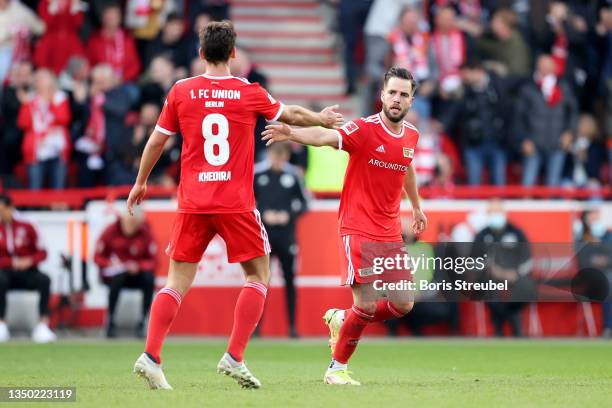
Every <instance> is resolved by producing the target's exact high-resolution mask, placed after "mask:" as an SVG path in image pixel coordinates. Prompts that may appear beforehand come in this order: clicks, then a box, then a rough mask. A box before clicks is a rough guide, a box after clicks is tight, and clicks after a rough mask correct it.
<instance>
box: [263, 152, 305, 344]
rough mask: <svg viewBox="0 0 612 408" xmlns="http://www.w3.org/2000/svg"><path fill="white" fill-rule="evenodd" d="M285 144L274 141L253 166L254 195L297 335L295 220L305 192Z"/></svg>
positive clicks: (293, 332)
mask: <svg viewBox="0 0 612 408" xmlns="http://www.w3.org/2000/svg"><path fill="white" fill-rule="evenodd" d="M289 156H290V150H289V145H288V144H286V143H280V144H279V143H275V144H273V145H272V146H271V147H270V148H269V150H268V161H267V163H261V164H260V165H258V166H257V169H256V172H255V199H256V200H257V207H258V208H259V209H260V210H261V211H262V213H261V214H262V217H261V218H262V220H263V223H264V225H265V227H266V231H267V232H268V236H269V239H270V245H271V247H272V252H271V254H270V255H272V256H276V257H277V258H278V260H279V262H280V266H281V269H282V272H283V277H284V279H285V296H286V299H287V317H288V319H289V335H290V336H291V337H298V333H297V330H296V327H295V305H296V293H295V283H294V275H295V256H296V255H297V251H298V248H297V242H296V240H295V223H296V221H297V220H298V218H299V217H300V215H301V214H302V213H303V212H304V211H306V194H305V193H304V190H303V187H302V181H301V180H300V178H299V177H298V176H297V174H296V171H295V169H294V167H293V166H292V165H290V164H288V161H289Z"/></svg>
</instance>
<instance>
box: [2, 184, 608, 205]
mask: <svg viewBox="0 0 612 408" xmlns="http://www.w3.org/2000/svg"><path fill="white" fill-rule="evenodd" d="M130 188H131V187H130V186H121V187H96V188H89V189H65V190H18V189H14V190H7V191H6V192H7V193H8V194H9V195H10V196H11V198H12V199H13V202H14V203H15V205H16V206H17V207H27V208H61V209H69V210H78V209H83V208H84V207H85V205H86V204H87V202H89V201H92V200H108V201H114V200H117V199H125V198H126V197H127V196H128V195H129V193H130ZM419 192H420V194H421V196H422V197H423V198H425V199H461V200H469V199H489V198H501V199H565V200H593V199H595V200H597V199H599V200H603V199H612V188H611V187H610V186H605V187H601V188H597V189H593V188H569V187H542V186H538V187H523V186H503V187H498V186H454V187H451V188H444V187H423V188H421V189H419ZM175 195H176V189H174V188H167V187H160V186H149V187H148V188H147V198H150V199H151V198H156V199H168V198H173V197H175ZM313 195H314V196H315V197H316V198H320V199H338V198H339V197H340V195H339V193H337V192H333V193H332V192H315V193H314V194H313Z"/></svg>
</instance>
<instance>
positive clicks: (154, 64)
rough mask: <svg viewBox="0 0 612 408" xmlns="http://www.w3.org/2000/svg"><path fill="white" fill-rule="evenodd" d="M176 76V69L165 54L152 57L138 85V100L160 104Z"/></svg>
mask: <svg viewBox="0 0 612 408" xmlns="http://www.w3.org/2000/svg"><path fill="white" fill-rule="evenodd" d="M176 78H177V74H176V69H175V66H174V63H173V62H172V60H171V59H170V58H168V57H167V56H165V55H159V56H157V57H155V58H153V61H151V64H150V65H149V69H148V71H147V76H146V78H145V79H144V81H143V83H142V84H141V86H140V102H141V103H146V102H152V103H156V104H158V105H160V106H161V105H162V104H163V103H164V101H165V100H166V95H167V93H168V91H169V90H170V88H172V85H174V82H175V81H176Z"/></svg>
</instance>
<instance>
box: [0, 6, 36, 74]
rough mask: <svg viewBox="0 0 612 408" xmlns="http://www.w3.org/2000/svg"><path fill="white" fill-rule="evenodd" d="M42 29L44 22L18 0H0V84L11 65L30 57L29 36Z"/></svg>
mask: <svg viewBox="0 0 612 408" xmlns="http://www.w3.org/2000/svg"><path fill="white" fill-rule="evenodd" d="M44 31H45V24H44V23H43V22H42V21H41V20H40V19H39V18H38V17H37V16H36V14H35V13H34V12H33V11H32V10H30V9H29V8H28V7H26V6H24V5H23V4H22V3H21V2H20V1H19V0H0V85H2V84H3V83H4V80H5V78H6V76H7V75H8V74H9V72H10V69H11V66H12V65H14V64H17V63H19V62H22V61H27V60H28V59H29V58H30V36H31V35H32V34H34V35H40V34H42V33H43V32H44Z"/></svg>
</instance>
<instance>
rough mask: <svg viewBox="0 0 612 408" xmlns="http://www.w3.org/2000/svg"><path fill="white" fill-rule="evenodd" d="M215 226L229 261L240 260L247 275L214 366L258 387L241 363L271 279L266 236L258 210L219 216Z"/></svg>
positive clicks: (260, 313)
mask: <svg viewBox="0 0 612 408" xmlns="http://www.w3.org/2000/svg"><path fill="white" fill-rule="evenodd" d="M215 226H216V228H217V232H218V233H219V235H221V237H222V238H223V239H224V240H225V243H226V245H227V251H228V260H229V262H240V264H241V265H242V268H243V270H244V274H245V277H246V283H245V285H244V286H243V288H242V290H241V291H240V295H239V296H238V300H237V301H236V306H235V309H234V325H233V327H232V334H231V335H230V339H229V343H228V347H227V352H226V353H225V354H224V355H223V357H222V358H221V360H220V361H219V364H218V365H217V369H218V371H219V372H220V373H223V374H226V375H228V376H230V377H232V378H234V379H235V380H236V381H238V384H240V385H241V386H242V387H244V388H259V387H261V382H260V381H259V380H258V379H257V378H255V377H254V376H253V375H252V374H251V372H250V371H249V370H248V368H247V367H246V365H245V364H244V350H245V349H246V347H247V344H248V342H249V339H250V338H251V335H252V334H253V332H254V331H255V328H256V327H257V324H258V323H259V320H260V319H261V315H262V313H263V310H264V305H265V302H266V295H267V292H268V283H269V281H270V257H269V255H268V254H269V253H270V243H269V242H268V238H267V237H268V235H267V233H266V230H265V228H264V226H263V224H262V223H261V219H260V217H259V213H258V212H257V211H255V212H248V213H242V214H223V215H219V216H218V217H217V218H216V222H215Z"/></svg>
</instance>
